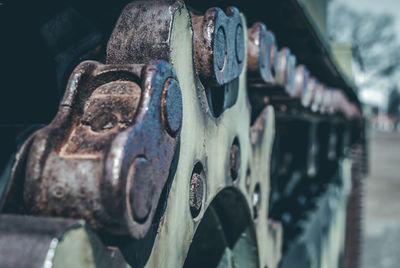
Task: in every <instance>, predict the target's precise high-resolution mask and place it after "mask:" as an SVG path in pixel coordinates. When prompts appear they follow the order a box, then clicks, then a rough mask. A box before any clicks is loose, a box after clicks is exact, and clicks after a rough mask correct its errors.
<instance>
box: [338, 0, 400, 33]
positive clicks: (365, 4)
mask: <svg viewBox="0 0 400 268" xmlns="http://www.w3.org/2000/svg"><path fill="white" fill-rule="evenodd" d="M335 1H337V2H340V3H344V4H347V5H348V6H350V7H352V8H354V9H356V10H360V11H369V12H371V13H387V14H391V15H393V16H394V18H395V25H394V27H395V28H396V33H397V37H398V39H399V40H400V0H335Z"/></svg>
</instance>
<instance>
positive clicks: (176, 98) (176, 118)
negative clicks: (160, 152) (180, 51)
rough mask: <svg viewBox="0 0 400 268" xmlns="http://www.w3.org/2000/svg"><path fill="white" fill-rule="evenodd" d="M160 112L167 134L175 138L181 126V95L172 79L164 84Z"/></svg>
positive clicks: (175, 81) (176, 82) (178, 87)
mask: <svg viewBox="0 0 400 268" xmlns="http://www.w3.org/2000/svg"><path fill="white" fill-rule="evenodd" d="M162 112H163V120H164V124H166V128H167V132H168V133H169V134H170V135H171V136H175V134H176V133H177V132H178V130H179V129H180V128H181V125H182V93H181V90H180V86H179V83H178V81H177V80H176V79H174V78H168V79H167V80H166V81H165V83H164V89H163V102H162Z"/></svg>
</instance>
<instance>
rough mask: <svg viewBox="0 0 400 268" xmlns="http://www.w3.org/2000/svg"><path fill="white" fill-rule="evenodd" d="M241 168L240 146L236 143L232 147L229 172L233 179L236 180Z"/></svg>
mask: <svg viewBox="0 0 400 268" xmlns="http://www.w3.org/2000/svg"><path fill="white" fill-rule="evenodd" d="M239 169H240V147H239V145H238V144H236V143H234V144H233V145H232V147H231V155H230V162H229V173H230V175H231V178H232V180H236V179H237V177H238V175H239Z"/></svg>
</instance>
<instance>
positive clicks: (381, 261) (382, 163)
mask: <svg viewBox="0 0 400 268" xmlns="http://www.w3.org/2000/svg"><path fill="white" fill-rule="evenodd" d="M370 167H371V169H370V174H369V176H368V178H367V179H366V182H365V186H364V208H363V210H364V211H363V214H364V222H363V230H364V237H363V241H364V243H363V254H362V267H363V268H399V267H400V133H397V132H391V133H382V132H372V133H371V134H370Z"/></svg>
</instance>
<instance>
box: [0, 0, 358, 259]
mask: <svg viewBox="0 0 400 268" xmlns="http://www.w3.org/2000/svg"><path fill="white" fill-rule="evenodd" d="M202 10H205V9H202ZM99 51H102V52H104V48H103V47H102V49H101V50H100V49H99ZM99 53H100V52H99ZM99 58H101V59H104V63H100V62H97V61H84V62H82V63H80V64H79V65H78V66H77V67H76V68H75V69H74V71H73V72H72V74H71V76H70V79H69V81H68V85H67V88H66V91H65V95H64V98H63V100H62V102H61V105H60V107H59V110H58V113H57V115H56V116H55V118H54V119H53V121H52V122H51V123H50V124H49V125H48V126H46V127H44V128H43V129H40V130H38V131H36V132H35V133H34V134H32V135H31V136H30V137H29V138H28V139H27V140H26V141H25V143H24V144H23V145H22V147H21V149H20V151H19V152H18V153H17V155H16V157H15V163H14V167H13V168H12V171H11V172H12V177H11V182H13V183H14V184H13V185H11V187H9V186H7V187H9V188H10V189H11V190H12V191H11V190H8V191H10V192H11V193H12V194H14V193H16V192H18V189H21V193H20V195H21V196H19V197H16V199H18V198H20V199H21V200H22V202H23V205H24V208H25V209H26V210H25V211H24V212H27V213H28V214H32V215H41V216H52V217H53V216H56V217H57V216H60V217H66V218H72V219H69V220H66V221H65V222H63V221H61V225H60V226H61V227H62V228H61V227H60V228H61V229H63V228H64V227H65V228H67V227H68V228H69V227H70V225H74V226H75V225H79V228H78V229H79V230H81V231H82V229H83V228H86V227H85V226H84V224H83V222H84V221H79V222H78V221H76V220H73V219H79V218H82V219H84V220H86V221H87V222H88V223H89V225H88V226H90V228H94V229H95V230H96V231H98V232H97V234H99V235H100V237H101V238H102V239H103V241H102V242H99V244H101V246H100V248H103V247H104V245H103V244H102V243H104V244H105V245H114V246H117V247H118V248H114V249H115V252H116V254H117V258H116V259H114V261H115V262H116V263H117V264H121V265H125V263H123V262H124V261H123V260H122V256H120V252H122V255H123V257H124V258H125V261H126V262H128V263H129V265H131V266H133V267H143V266H144V265H146V266H147V267H158V266H163V267H182V266H185V263H188V266H189V265H190V264H193V263H194V264H199V263H200V266H201V265H202V264H203V263H202V262H201V261H207V260H206V259H208V258H209V257H210V258H211V259H213V258H216V260H215V261H216V262H215V265H203V266H204V267H210V266H215V267H217V264H219V263H222V262H223V261H224V260H225V259H224V258H226V259H227V263H229V265H230V266H232V267H233V266H235V265H236V266H237V267H267V266H268V267H279V261H280V258H281V254H282V253H284V250H285V248H283V249H282V246H283V245H284V244H283V243H284V241H286V242H285V243H287V241H289V240H290V241H292V240H293V239H295V238H297V237H299V234H300V233H301V232H302V231H304V229H302V228H303V226H300V224H299V222H301V221H302V220H304V219H305V217H306V216H307V215H305V214H306V212H307V213H308V212H310V211H311V213H312V210H313V209H314V207H313V206H314V205H315V204H314V202H315V200H316V198H318V196H319V195H323V194H324V191H325V187H326V185H327V184H334V183H337V180H338V179H337V177H336V175H337V174H338V173H339V168H340V167H339V160H342V157H343V155H342V154H343V152H342V151H344V149H343V148H344V147H346V148H348V147H349V144H348V143H347V141H346V142H345V141H344V140H345V139H347V138H348V139H350V134H349V133H350V132H351V130H352V127H353V126H352V125H351V123H352V122H353V121H357V120H358V119H360V118H361V117H362V115H361V111H360V108H359V107H358V106H357V105H356V104H355V103H352V102H350V101H349V99H348V97H346V96H345V95H344V93H343V92H344V91H342V90H341V89H336V88H330V87H328V86H326V85H325V84H323V83H322V82H320V81H318V80H317V78H315V77H313V76H312V74H311V73H310V71H309V70H308V69H307V67H306V66H305V65H303V64H299V65H297V59H296V56H295V55H293V54H292V53H291V51H290V49H289V48H286V47H283V48H281V49H280V50H278V46H277V42H276V40H275V36H274V34H273V33H272V32H271V31H269V30H268V29H267V27H266V26H265V25H264V24H263V23H255V24H254V25H253V26H252V27H251V28H248V29H247V25H246V20H245V18H244V16H243V15H242V14H241V13H240V12H239V10H238V9H236V8H235V7H229V8H227V9H226V11H225V12H224V11H223V10H222V9H220V8H215V7H214V8H210V9H208V10H206V11H205V13H204V14H201V13H197V12H195V11H193V10H192V11H189V10H188V9H187V8H186V6H185V4H184V2H183V1H181V0H168V1H156V0H148V1H147V0H137V1H133V2H132V3H129V4H128V5H126V6H125V8H124V9H123V10H122V12H121V14H120V16H119V18H118V20H117V22H116V25H115V27H114V29H113V31H112V33H111V35H110V38H109V39H108V43H107V46H106V48H105V55H102V56H101V57H99ZM244 68H247V70H246V69H244ZM178 80H179V81H178ZM248 100H250V103H249V101H248ZM228 108H229V109H228ZM333 118H334V120H333ZM338 118H339V120H337V119H338ZM343 119H344V120H343ZM336 120H337V121H336ZM338 121H339V123H338ZM354 125H357V124H354ZM357 127H358V125H357ZM275 131H276V132H277V135H276V136H277V138H280V139H281V141H282V146H281V147H280V148H279V146H277V147H278V149H276V148H275V145H274V139H275ZM345 135H349V136H348V137H347V136H346V137H345ZM352 138H353V137H352ZM349 143H350V142H349ZM273 147H274V148H273ZM342 147H343V148H342ZM273 150H277V152H276V159H272V158H273V157H274V155H273V153H271V152H272V151H273ZM353 151H355V149H353ZM353 158H354V159H356V158H357V156H353ZM273 160H276V161H278V162H279V163H277V164H276V172H275V171H274V170H273V167H272V164H270V163H271V162H272V161H273ZM355 167H356V163H355V164H354V167H353V173H354V174H356V175H354V176H358V175H357V174H358V173H357V172H356V171H355ZM274 173H276V174H274ZM278 173H279V176H278ZM274 175H276V176H274ZM271 177H274V178H272V180H274V179H276V178H278V179H280V180H279V181H278V182H277V183H276V184H277V187H276V188H275V187H274V185H272V186H271V185H270V184H273V182H272V183H271ZM353 180H354V179H353ZM278 184H279V185H278ZM335 187H336V185H335ZM278 188H279V189H278ZM277 189H278V190H279V191H278V190H277ZM271 192H272V194H276V195H277V196H276V198H275V197H274V198H272V197H271V198H270V193H271ZM356 194H357V192H356ZM278 195H279V196H278ZM357 198H358V196H357ZM16 199H15V200H16ZM9 200H11V199H8V201H7V203H6V206H7V205H9V203H10V202H12V201H9ZM0 201H1V200H0ZM356 201H357V202H359V200H358V199H357V200H356ZM351 202H352V201H351ZM277 204H278V205H277ZM282 204H283V206H280V205H282ZM351 204H352V203H351ZM351 204H350V205H351ZM357 204H358V203H357ZM2 205H3V204H2V202H0V209H1V206H2ZM287 207H289V209H288V211H285V209H286V208H287ZM272 208H274V209H276V210H274V209H272ZM8 211H10V209H9V210H8ZM14 212H15V211H14ZM18 212H19V211H18ZM273 212H274V213H275V214H274V213H273ZM286 212H288V213H286ZM348 213H353V212H352V208H351V207H350V206H349V212H348ZM357 213H358V211H356V213H355V215H358V214H357ZM210 215H211V216H210ZM275 215H278V216H279V217H278V216H277V217H275ZM288 215H289V216H288ZM315 215H317V214H314V216H315ZM288 218H289V219H288ZM1 219H2V216H0V220H1ZM39 219H40V218H39ZM327 219H328V218H327ZM6 220H10V219H6ZM11 220H12V222H18V223H20V222H21V218H18V219H11ZM53 220H54V221H53ZM351 220H353V219H352V218H351V217H350V218H349V221H351ZM29 221H32V222H35V224H37V221H35V220H32V219H29ZM39 222H40V220H39ZM44 222H46V224H47V223H48V222H50V223H51V222H54V223H55V224H56V226H58V223H57V220H55V219H51V220H46V221H44ZM351 224H352V223H349V225H348V226H350V227H348V230H351V231H352V230H353V229H354V226H353V227H352V225H351ZM327 226H330V223H329V221H328V223H327ZM45 227H46V228H44V229H45V230H46V232H47V228H48V226H45ZM2 228H3V229H5V228H4V226H3V225H1V224H0V233H2V232H3V230H2ZM23 228H27V227H26V226H25V225H24V226H23ZM352 228H353V229H352ZM11 229H12V228H11ZM27 230H29V228H27ZM57 230H58V229H57ZM88 230H89V229H88ZM311 230H312V228H311ZM7 231H8V229H7V230H6V232H7ZM35 231H36V230H35ZM39 231H40V228H39ZM201 232H204V233H205V234H206V235H203V236H202V234H204V233H201ZM282 232H286V233H283V234H282ZM318 233H319V234H321V233H323V232H322V231H318ZM199 234H200V235H199ZM210 234H211V235H210ZM282 235H285V236H286V238H285V237H283V236H282ZM324 235H325V234H324ZM54 236H55V235H54V233H53V232H51V234H50V236H48V237H46V238H45V241H44V245H45V247H46V248H45V249H46V250H45V251H41V252H40V254H41V255H40V256H41V257H42V256H43V252H47V249H48V243H49V241H51V240H49V239H53V238H54ZM198 236H200V238H201V239H200V240H199V237H198ZM18 237H20V236H18ZM49 237H50V238H49ZM60 237H61V236H60ZM62 237H65V236H62ZM83 237H84V238H85V239H86V236H83ZM209 237H213V238H215V240H214V239H212V240H211V242H212V243H211V242H209V241H207V240H209ZM321 237H322V236H321ZM60 239H61V238H60ZM204 239H205V240H204ZM218 239H219V240H218ZM349 239H350V238H349ZM86 240H87V239H86ZM217 240H218V242H215V241H217ZM4 241H5V240H4V239H1V238H0V243H5V242H4ZM204 241H205V242H204ZM290 241H289V242H290ZM203 242H204V244H203ZM207 243H209V244H207ZM219 243H221V244H219ZM352 243H353V242H352V241H350V242H349V243H348V244H349V245H352ZM172 244H173V245H174V246H173V247H171V245H172ZM214 244H215V245H214ZM96 245H97V244H94V246H92V247H97V246H96ZM87 247H90V246H87ZM206 249H208V250H209V251H207V250H206ZM210 249H211V250H210ZM221 249H222V250H221ZM102 250H103V249H102ZM217 251H218V252H217ZM238 251H243V252H244V253H243V252H238ZM106 252H109V251H106ZM210 252H211V253H210ZM349 252H350V253H352V251H351V250H350V251H349ZM202 253H203V254H204V255H202ZM0 255H1V254H0ZM209 255H213V256H209ZM214 255H215V256H214ZM199 256H200V257H199ZM242 256H245V258H242ZM235 258H237V260H235ZM198 260H200V262H198ZM220 260H221V262H220ZM213 261H214V260H213ZM236 261H238V262H236ZM40 263H43V260H40ZM205 263H207V262H205ZM238 263H239V264H238ZM105 266H106V265H105ZM218 267H220V266H218Z"/></svg>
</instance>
